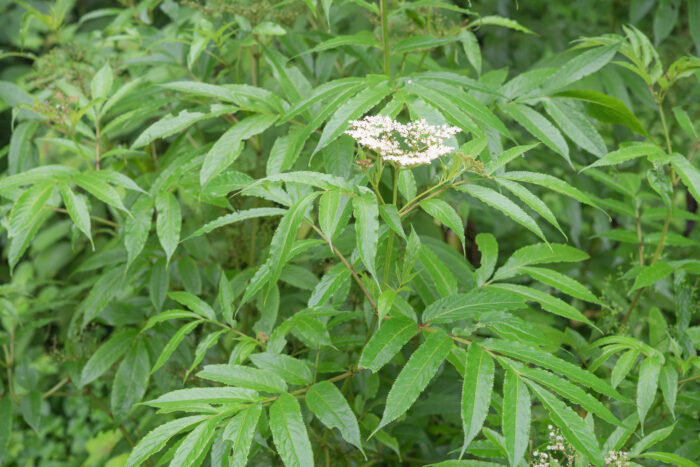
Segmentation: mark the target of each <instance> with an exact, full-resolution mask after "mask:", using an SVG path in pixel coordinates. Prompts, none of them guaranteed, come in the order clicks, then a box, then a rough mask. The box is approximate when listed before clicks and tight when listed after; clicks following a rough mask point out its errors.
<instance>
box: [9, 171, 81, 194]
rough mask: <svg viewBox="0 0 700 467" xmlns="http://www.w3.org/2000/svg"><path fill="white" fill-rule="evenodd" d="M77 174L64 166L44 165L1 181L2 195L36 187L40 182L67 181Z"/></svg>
mask: <svg viewBox="0 0 700 467" xmlns="http://www.w3.org/2000/svg"><path fill="white" fill-rule="evenodd" d="M75 174H76V171H75V169H74V168H72V167H66V166H62V165H43V166H41V167H35V168H33V169H29V170H26V171H24V172H22V173H18V174H16V175H12V176H10V177H3V178H2V179H0V193H7V192H9V191H11V190H13V189H15V188H19V187H21V186H25V185H34V184H36V183H38V182H40V181H46V180H67V179H69V178H70V177H71V176H73V175H75Z"/></svg>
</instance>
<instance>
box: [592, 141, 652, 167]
mask: <svg viewBox="0 0 700 467" xmlns="http://www.w3.org/2000/svg"><path fill="white" fill-rule="evenodd" d="M663 152H664V150H663V149H661V148H660V147H659V146H657V145H656V144H653V143H634V144H630V145H627V146H624V147H622V148H621V149H618V150H616V151H613V152H610V153H608V154H607V155H605V156H604V157H602V158H600V159H598V160H597V161H595V162H594V163H592V164H591V165H589V166H587V167H585V168H583V169H582V170H581V171H583V170H588V169H590V168H593V167H601V166H605V165H617V164H622V163H623V162H627V161H630V160H632V159H636V158H638V157H644V156H653V155H660V154H663Z"/></svg>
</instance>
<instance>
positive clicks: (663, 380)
mask: <svg viewBox="0 0 700 467" xmlns="http://www.w3.org/2000/svg"><path fill="white" fill-rule="evenodd" d="M659 387H660V388H661V393H662V394H663V395H664V402H666V406H667V407H668V410H670V411H671V415H672V416H673V418H676V414H675V406H676V397H677V395H678V372H677V371H676V369H675V367H674V366H673V365H672V364H670V363H669V362H666V364H665V365H664V366H663V367H662V368H661V373H660V374H659Z"/></svg>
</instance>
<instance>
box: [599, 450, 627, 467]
mask: <svg viewBox="0 0 700 467" xmlns="http://www.w3.org/2000/svg"><path fill="white" fill-rule="evenodd" d="M605 465H609V466H615V467H624V466H627V465H630V462H629V458H628V457H627V451H610V452H608V456H607V457H606V458H605Z"/></svg>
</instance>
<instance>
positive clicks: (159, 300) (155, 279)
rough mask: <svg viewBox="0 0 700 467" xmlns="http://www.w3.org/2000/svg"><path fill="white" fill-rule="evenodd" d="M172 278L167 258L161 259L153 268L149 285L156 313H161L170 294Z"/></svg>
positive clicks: (149, 294)
mask: <svg viewBox="0 0 700 467" xmlns="http://www.w3.org/2000/svg"><path fill="white" fill-rule="evenodd" d="M169 281H170V277H169V275H168V263H167V261H166V259H165V258H160V259H159V260H157V261H156V262H155V264H154V265H153V267H152V268H151V277H150V278H149V283H148V296H149V298H150V299H151V303H152V304H153V307H154V308H155V309H156V311H160V310H161V309H162V307H163V302H165V297H166V295H167V293H168V285H169Z"/></svg>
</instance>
